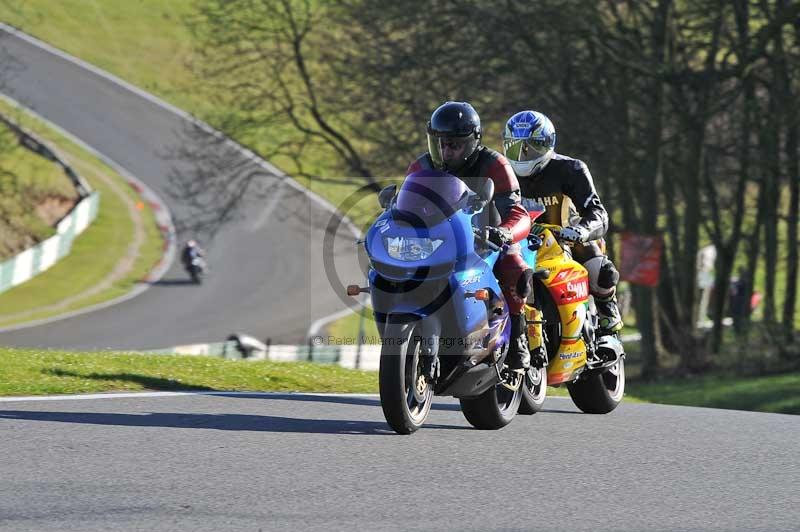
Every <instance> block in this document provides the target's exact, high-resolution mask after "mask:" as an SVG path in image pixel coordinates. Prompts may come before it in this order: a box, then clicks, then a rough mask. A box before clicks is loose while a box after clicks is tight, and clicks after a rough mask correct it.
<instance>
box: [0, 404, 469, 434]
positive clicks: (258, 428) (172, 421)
mask: <svg viewBox="0 0 800 532" xmlns="http://www.w3.org/2000/svg"><path fill="white" fill-rule="evenodd" d="M0 419H15V420H29V421H47V422H56V423H76V424H84V425H116V426H121V427H167V428H178V429H212V430H233V431H248V432H298V433H305V434H353V435H373V436H381V435H394V432H393V431H392V430H391V429H389V427H388V426H387V425H386V423H384V422H378V421H353V420H343V419H302V418H292V417H280V416H255V415H241V414H185V413H177V412H167V413H149V414H110V413H98V412H33V411H25V410H0ZM425 428H426V429H468V427H466V426H458V425H436V424H431V425H425Z"/></svg>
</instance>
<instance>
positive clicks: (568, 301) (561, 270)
mask: <svg viewBox="0 0 800 532" xmlns="http://www.w3.org/2000/svg"><path fill="white" fill-rule="evenodd" d="M536 267H537V268H543V269H547V270H549V271H550V275H549V276H548V277H547V278H546V279H543V280H542V283H543V284H544V285H545V286H546V287H547V291H548V293H549V295H550V297H551V298H552V300H553V302H554V303H555V305H556V307H557V308H558V315H559V318H560V321H561V341H560V342H559V346H558V351H557V352H556V353H553V354H549V364H548V367H547V382H548V384H550V385H555V384H561V383H563V382H568V381H570V380H572V379H574V378H575V377H577V373H578V372H580V371H582V369H583V368H584V367H585V365H586V342H585V341H584V339H583V328H584V323H585V321H586V319H587V315H588V304H589V273H588V272H587V271H586V268H584V267H583V266H582V265H581V264H580V263H578V262H576V261H574V260H572V258H570V257H569V255H568V254H566V253H564V250H563V249H562V248H561V246H560V245H559V244H558V242H557V241H556V239H555V237H554V236H553V234H552V233H551V232H550V231H549V230H545V231H544V232H543V234H542V247H541V248H540V249H539V255H538V260H537V263H536Z"/></svg>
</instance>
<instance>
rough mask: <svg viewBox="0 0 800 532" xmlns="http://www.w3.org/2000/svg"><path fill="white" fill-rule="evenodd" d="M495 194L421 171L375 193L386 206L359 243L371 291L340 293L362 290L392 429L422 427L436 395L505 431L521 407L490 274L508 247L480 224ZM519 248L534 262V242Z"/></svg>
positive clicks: (501, 304) (480, 424)
mask: <svg viewBox="0 0 800 532" xmlns="http://www.w3.org/2000/svg"><path fill="white" fill-rule="evenodd" d="M395 192H396V193H395ZM493 194H494V183H493V182H492V181H491V180H488V179H487V180H486V182H485V185H484V187H483V188H482V190H481V191H480V192H478V193H476V192H473V191H472V190H470V189H469V188H468V187H467V186H466V185H465V184H464V182H463V181H462V180H461V179H458V178H457V177H454V176H452V175H449V174H446V173H443V172H436V171H422V172H416V173H414V174H411V175H409V176H408V177H406V179H405V181H404V182H403V184H402V185H401V187H400V189H399V191H397V190H396V187H395V186H393V187H387V188H386V189H384V191H382V193H381V195H380V196H379V201H380V203H381V206H382V207H383V208H384V211H383V213H382V214H381V215H380V216H378V218H377V219H376V220H375V223H374V224H373V225H372V226H371V227H370V229H369V231H368V232H367V235H366V239H365V248H366V252H367V255H368V257H369V260H370V269H369V274H368V278H369V287H368V288H363V289H360V288H359V287H357V286H355V287H350V288H349V289H348V292H349V293H350V292H352V295H354V294H356V293H358V292H359V291H369V292H370V295H371V298H372V305H373V311H374V315H375V321H376V324H377V326H378V330H379V332H380V335H381V341H382V347H381V359H380V373H379V385H380V397H381V406H382V408H383V413H384V415H385V417H386V421H387V422H388V423H389V425H390V426H391V427H392V429H394V430H395V431H396V432H398V433H400V434H410V433H412V432H414V431H416V430H417V429H419V428H420V427H421V426H422V424H423V423H424V421H425V419H426V417H427V416H428V413H429V412H430V409H431V404H432V400H433V397H434V396H435V395H440V396H453V397H457V398H458V399H459V400H460V402H461V410H462V412H463V413H464V416H465V417H466V418H467V420H468V421H469V422H470V423H471V424H472V425H473V426H474V427H476V428H479V429H499V428H502V427H504V426H505V425H507V424H508V423H509V422H510V421H511V420H512V419H513V418H514V416H515V414H516V412H517V409H518V407H519V404H520V399H521V394H522V391H521V387H520V381H521V380H524V379H523V377H522V376H521V374H520V373H515V372H510V371H508V370H507V368H506V366H505V365H504V360H505V357H506V354H507V352H508V347H509V337H510V333H511V324H510V321H509V313H508V307H507V305H506V302H505V299H504V297H503V293H502V291H501V289H500V286H499V284H498V282H497V279H496V278H495V275H494V273H493V272H492V269H493V267H494V265H495V263H496V262H497V260H498V259H499V258H500V257H501V256H502V254H503V253H504V252H505V251H506V250H505V249H504V248H500V247H498V246H496V245H494V244H493V243H491V242H489V241H488V240H487V238H486V237H485V235H483V234H482V231H481V230H480V228H481V227H483V226H484V225H486V220H487V219H489V218H487V217H488V216H492V215H491V214H490V213H491V211H493V210H494V213H496V210H495V209H494V206H493V204H492V203H491V199H492V196H493ZM494 216H497V215H496V214H494ZM522 252H523V255H524V258H525V260H526V262H527V263H528V264H529V265H535V264H536V251H535V249H533V246H531V247H529V246H522ZM353 289H354V290H353Z"/></svg>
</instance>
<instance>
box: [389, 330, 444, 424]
mask: <svg viewBox="0 0 800 532" xmlns="http://www.w3.org/2000/svg"><path fill="white" fill-rule="evenodd" d="M415 329H416V324H415V323H387V324H386V331H385V334H384V342H383V347H381V362H380V369H379V372H378V387H379V390H380V396H381V408H382V409H383V415H384V417H385V418H386V422H387V423H388V424H389V426H390V427H391V428H392V430H394V431H395V432H397V433H398V434H411V433H412V432H415V431H417V430H418V429H419V428H420V427H421V426H422V424H423V423H424V422H425V419H426V418H427V417H428V413H429V412H430V410H431V405H432V404H433V388H432V387H431V385H430V384H428V383H427V382H426V381H425V379H424V377H422V375H421V371H420V369H421V361H420V357H419V347H420V346H419V336H418V335H415V334H414V330H415Z"/></svg>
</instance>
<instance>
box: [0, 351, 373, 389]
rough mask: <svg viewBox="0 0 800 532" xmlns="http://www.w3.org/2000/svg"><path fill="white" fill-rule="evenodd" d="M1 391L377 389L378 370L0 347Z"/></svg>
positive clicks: (307, 364) (289, 363) (295, 363)
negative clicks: (0, 358)
mask: <svg viewBox="0 0 800 532" xmlns="http://www.w3.org/2000/svg"><path fill="white" fill-rule="evenodd" d="M0 357H2V360H3V364H2V365H0V395H46V394H71V393H89V392H111V391H125V390H127V391H139V390H208V391H211V390H219V391H282V392H283V391H285V392H289V391H294V392H340V393H375V392H377V390H378V377H377V373H375V372H370V371H360V370H350V369H344V368H340V367H338V366H333V365H323V364H311V363H304V362H268V361H257V362H250V361H236V360H224V359H220V358H212V357H194V356H170V355H140V354H132V353H97V352H91V353H70V352H64V351H49V350H36V349H14V348H2V347H0Z"/></svg>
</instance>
